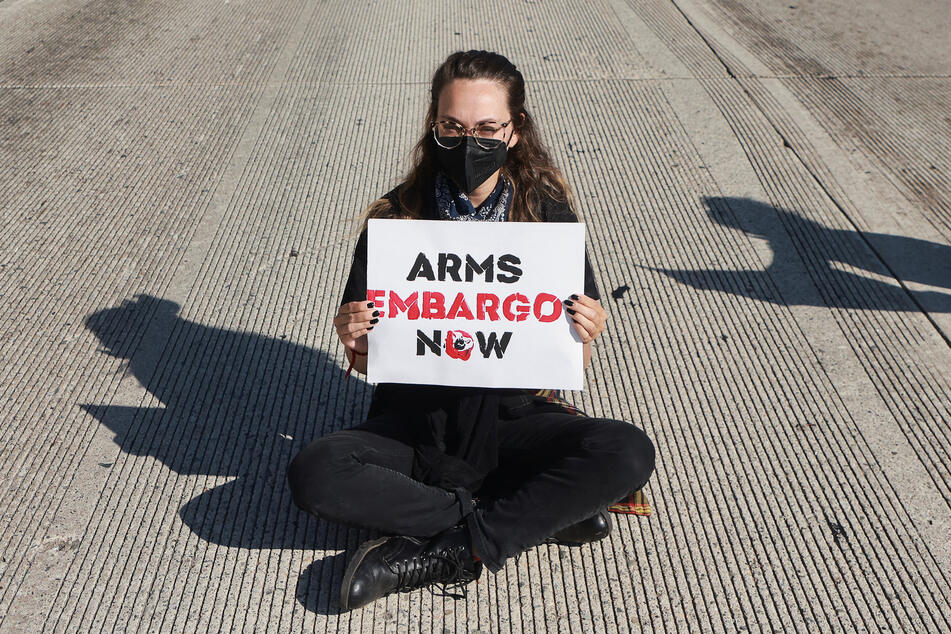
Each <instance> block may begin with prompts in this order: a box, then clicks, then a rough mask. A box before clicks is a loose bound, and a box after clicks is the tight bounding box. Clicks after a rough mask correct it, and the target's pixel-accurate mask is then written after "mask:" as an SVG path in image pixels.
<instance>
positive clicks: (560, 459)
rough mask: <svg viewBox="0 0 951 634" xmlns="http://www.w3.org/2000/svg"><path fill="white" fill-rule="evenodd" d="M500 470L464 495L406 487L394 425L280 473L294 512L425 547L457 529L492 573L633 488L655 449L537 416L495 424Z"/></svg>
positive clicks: (407, 443)
mask: <svg viewBox="0 0 951 634" xmlns="http://www.w3.org/2000/svg"><path fill="white" fill-rule="evenodd" d="M498 424H499V427H498V438H499V466H498V468H497V469H496V470H495V471H493V472H492V473H490V474H489V475H488V477H487V478H486V481H485V483H484V484H483V486H482V487H481V488H480V489H479V491H476V492H475V493H474V496H475V498H476V502H477V504H474V503H473V494H472V493H470V492H469V491H466V490H465V489H456V490H453V491H449V490H446V489H442V488H439V487H434V486H429V485H426V484H423V483H421V482H419V481H417V480H414V479H412V478H411V477H410V476H409V475H408V474H410V473H411V472H412V465H413V447H412V444H411V440H410V438H409V431H408V430H407V429H406V425H405V424H404V421H403V420H402V419H401V418H400V417H398V416H391V415H384V416H378V417H376V418H373V419H371V420H369V421H367V422H366V423H364V424H362V425H359V426H357V427H354V428H352V429H346V430H342V431H337V432H334V433H331V434H328V435H326V436H323V437H322V438H318V439H317V440H315V441H314V442H312V443H311V444H310V445H308V446H307V447H306V448H304V449H303V450H302V451H301V452H300V453H299V454H297V456H296V457H295V458H294V460H293V461H292V462H291V464H290V466H289V467H288V470H287V475H288V481H289V484H290V488H291V492H292V494H293V497H294V502H295V503H296V504H297V505H298V506H299V507H300V508H301V509H303V510H305V511H307V512H310V513H313V514H314V515H317V516H318V517H321V518H324V519H327V520H331V521H335V522H342V523H345V524H350V525H355V526H362V527H366V528H371V529H377V530H379V531H381V532H384V533H390V534H399V535H413V536H419V537H429V536H432V535H436V534H437V533H439V532H441V531H443V530H445V529H447V528H449V527H452V526H454V525H456V524H457V523H459V521H460V520H462V519H465V520H466V522H467V526H468V528H469V533H470V535H471V537H472V549H473V552H474V553H475V554H476V556H478V557H479V558H480V559H481V560H482V561H483V563H484V564H485V565H486V567H487V568H488V569H489V570H490V571H492V572H497V571H498V570H500V569H501V568H502V566H503V565H504V562H505V560H506V559H507V558H509V557H511V556H514V555H517V554H518V553H521V552H522V551H524V550H526V549H528V548H531V547H532V546H536V545H538V544H540V543H541V542H542V541H544V540H545V538H547V537H549V536H551V535H553V534H554V533H556V532H557V531H559V530H561V529H562V528H565V527H567V526H570V525H571V524H574V523H575V522H579V521H581V520H583V519H585V518H588V517H591V516H592V515H594V514H595V513H597V512H598V511H599V510H601V509H604V508H606V507H607V506H609V505H611V504H613V503H614V502H616V501H618V500H620V499H621V498H623V497H624V496H625V495H627V494H628V493H630V492H631V491H634V490H636V489H639V488H641V487H642V486H643V485H644V484H645V483H646V482H647V479H648V478H649V477H650V475H651V472H652V471H653V470H654V445H653V444H652V443H651V441H650V439H649V438H648V437H647V435H646V434H645V433H644V432H643V431H641V430H640V429H638V428H637V427H634V426H633V425H631V424H629V423H624V422H620V421H615V420H607V419H596V418H587V417H579V416H574V415H572V414H567V413H560V412H557V413H552V412H547V413H538V414H531V415H529V416H525V417H523V418H520V419H517V420H500V421H499V423H498Z"/></svg>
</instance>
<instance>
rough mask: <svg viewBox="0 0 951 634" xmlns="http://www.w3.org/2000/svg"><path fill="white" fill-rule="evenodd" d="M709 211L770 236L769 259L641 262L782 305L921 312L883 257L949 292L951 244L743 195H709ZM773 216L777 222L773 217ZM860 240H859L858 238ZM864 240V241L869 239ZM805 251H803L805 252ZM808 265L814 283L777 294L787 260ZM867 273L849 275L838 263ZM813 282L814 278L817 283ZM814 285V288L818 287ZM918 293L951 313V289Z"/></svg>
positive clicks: (908, 276)
mask: <svg viewBox="0 0 951 634" xmlns="http://www.w3.org/2000/svg"><path fill="white" fill-rule="evenodd" d="M703 202H704V205H705V206H706V209H707V215H708V216H709V217H710V219H712V220H713V221H714V222H716V223H717V224H719V225H721V226H724V227H728V228H730V229H739V230H741V231H744V232H745V233H747V234H748V235H752V236H754V237H757V238H762V239H765V240H767V241H768V243H769V246H770V248H771V249H772V251H773V260H772V262H771V263H770V265H769V266H768V267H766V269H764V270H728V269H700V270H689V269H664V268H654V267H645V268H648V269H649V270H652V271H657V272H660V273H664V274H665V275H668V276H670V277H671V278H673V279H675V280H677V281H678V282H680V283H681V284H686V285H688V286H692V287H693V288H696V289H700V290H704V291H722V292H727V293H733V294H735V295H740V296H743V297H749V298H752V299H758V300H762V301H769V302H773V303H779V304H786V305H790V306H792V305H824V306H829V307H838V308H855V309H867V310H888V311H918V310H920V308H919V307H918V306H917V305H916V304H915V303H914V302H913V301H911V299H910V297H909V294H908V292H907V291H906V290H905V289H903V288H902V287H901V286H899V285H898V283H897V282H896V281H894V278H891V279H889V280H888V281H881V280H880V279H876V277H875V276H877V277H882V276H886V277H891V275H890V274H889V273H888V271H887V269H885V267H884V266H883V265H882V263H881V260H880V259H879V257H878V256H876V255H875V253H873V252H872V251H871V250H870V249H869V246H868V245H869V244H871V245H872V247H874V249H875V251H877V252H878V254H880V255H881V256H882V258H883V259H884V260H885V261H886V262H888V264H889V266H891V267H892V269H893V270H895V271H896V273H897V275H898V276H899V277H900V278H901V279H902V280H903V281H906V282H917V283H920V284H926V285H929V286H932V287H938V288H948V289H951V246H948V245H946V244H939V243H936V242H929V241H927V240H919V239H916V238H907V237H903V236H893V235H888V234H881V233H863V234H862V235H859V233H857V232H855V231H849V230H843V229H830V228H827V227H824V226H822V225H820V224H819V223H817V222H815V221H812V220H809V219H806V218H803V217H802V216H800V215H799V214H797V213H795V212H793V211H790V210H787V209H782V208H777V207H773V206H771V205H767V204H765V203H762V202H758V201H755V200H751V199H748V198H729V197H707V198H704V199H703ZM773 214H777V215H778V216H779V218H778V220H779V222H775V221H771V218H772V217H773ZM863 237H864V239H863ZM866 240H867V242H868V243H866ZM803 251H805V252H806V253H805V255H804V254H803V253H802V252H803ZM799 259H803V260H809V261H811V262H812V263H813V267H814V268H813V278H814V279H813V282H814V284H815V286H809V285H803V284H802V281H801V280H797V281H796V283H791V284H784V285H783V286H782V296H781V297H779V296H778V295H777V294H776V293H775V292H773V290H772V289H775V288H776V284H775V280H776V279H778V278H779V277H780V276H782V275H788V274H789V273H788V272H786V271H785V270H784V268H785V267H784V265H785V264H787V263H788V262H789V261H790V260H799ZM846 267H847V268H850V269H853V270H855V269H858V270H861V271H866V272H868V273H869V275H863V274H859V273H853V272H850V271H847V270H842V268H846ZM816 280H818V282H816ZM817 290H818V292H816V291H817ZM915 297H916V299H918V301H919V302H921V304H922V305H923V306H924V307H925V309H926V310H928V311H929V312H939V313H946V312H951V293H945V292H941V291H934V290H918V291H916V292H915Z"/></svg>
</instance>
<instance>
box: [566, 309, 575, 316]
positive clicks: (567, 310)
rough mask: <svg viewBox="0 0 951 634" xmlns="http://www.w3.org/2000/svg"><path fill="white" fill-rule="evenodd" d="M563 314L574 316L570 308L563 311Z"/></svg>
mask: <svg viewBox="0 0 951 634" xmlns="http://www.w3.org/2000/svg"><path fill="white" fill-rule="evenodd" d="M565 312H566V313H568V314H569V315H574V314H575V311H573V310H571V309H570V308H566V309H565Z"/></svg>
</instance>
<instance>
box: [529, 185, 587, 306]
mask: <svg viewBox="0 0 951 634" xmlns="http://www.w3.org/2000/svg"><path fill="white" fill-rule="evenodd" d="M543 211H544V218H545V222H578V216H576V215H575V212H573V211H572V210H571V207H569V206H568V204H567V203H562V202H553V204H550V205H547V206H543ZM584 294H585V295H587V296H588V297H590V298H591V299H597V300H600V299H601V293H600V292H598V283H597V282H595V281H594V269H592V268H591V260H590V259H589V258H588V247H587V246H586V247H585V249H584Z"/></svg>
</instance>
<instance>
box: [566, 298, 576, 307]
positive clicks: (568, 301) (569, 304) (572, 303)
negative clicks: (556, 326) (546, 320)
mask: <svg viewBox="0 0 951 634" xmlns="http://www.w3.org/2000/svg"><path fill="white" fill-rule="evenodd" d="M574 305H575V303H574V302H573V301H571V300H570V299H566V300H565V306H574Z"/></svg>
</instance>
